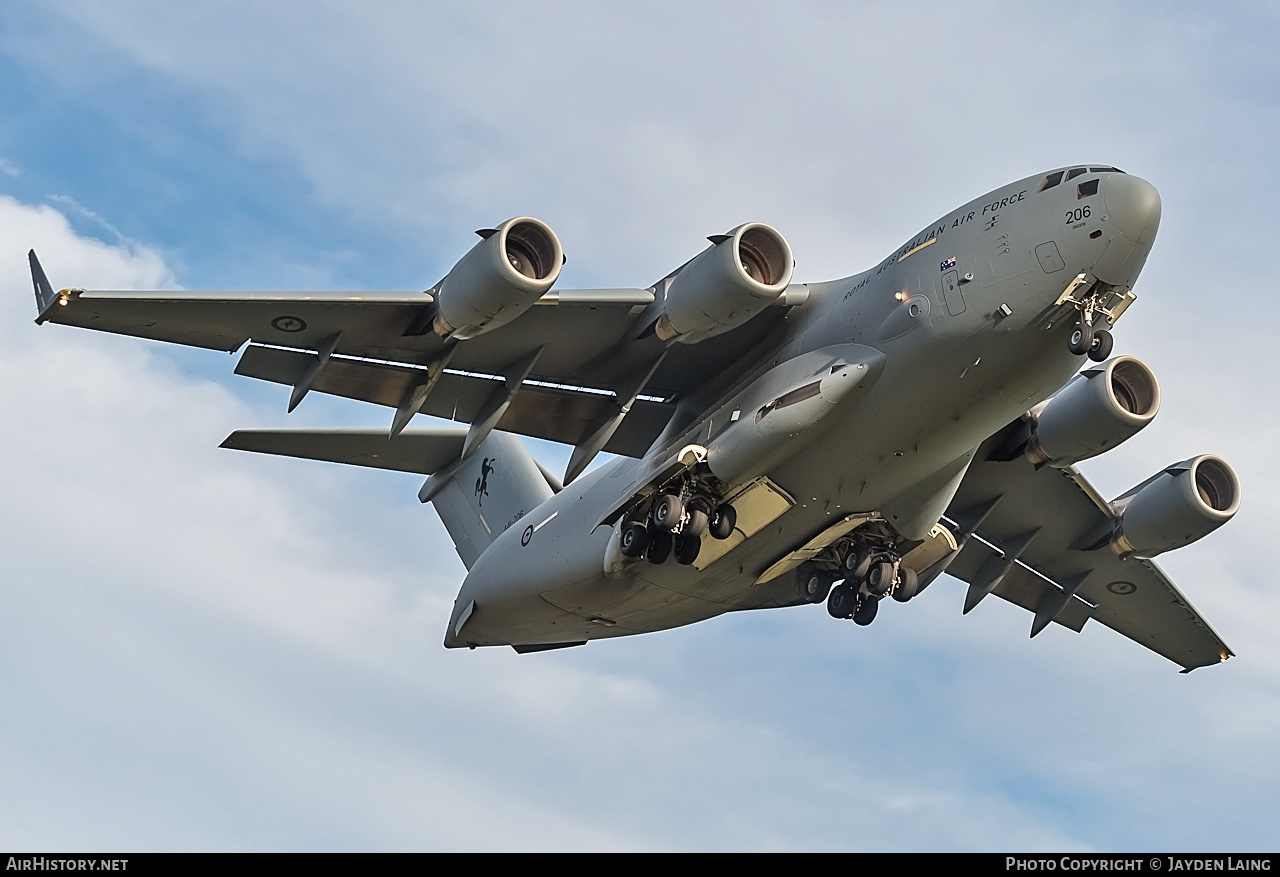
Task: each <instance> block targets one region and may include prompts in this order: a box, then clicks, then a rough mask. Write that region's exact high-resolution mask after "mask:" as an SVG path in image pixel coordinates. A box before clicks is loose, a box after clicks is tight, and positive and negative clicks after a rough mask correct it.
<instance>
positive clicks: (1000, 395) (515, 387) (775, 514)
mask: <svg viewBox="0 0 1280 877" xmlns="http://www.w3.org/2000/svg"><path fill="white" fill-rule="evenodd" d="M1159 222H1160V197H1159V195H1158V194H1157V192H1156V190H1155V188H1153V187H1152V186H1151V185H1150V184H1149V183H1147V182H1145V181H1143V180H1141V179H1139V178H1137V177H1135V176H1131V175H1129V174H1126V173H1124V172H1123V171H1120V170H1119V169H1117V168H1114V167H1109V166H1097V165H1079V166H1075V167H1066V168H1061V169H1058V170H1054V171H1051V172H1049V173H1045V174H1040V175H1038V176H1035V177H1029V178H1027V179H1024V180H1020V181H1018V182H1016V183H1013V184H1011V185H1008V186H1004V187H1002V188H1000V189H997V190H996V191H994V192H992V193H990V194H988V195H985V196H983V197H981V198H979V199H977V200H975V201H972V202H970V203H969V204H966V205H964V206H963V207H960V208H959V209H957V210H954V211H952V212H951V213H949V214H947V215H946V216H943V217H942V218H940V219H938V220H937V221H935V222H932V223H930V224H929V225H928V226H926V227H925V228H924V229H923V230H922V231H921V232H920V233H919V234H918V235H915V236H914V237H912V238H911V239H910V240H908V241H907V242H906V243H904V244H903V245H902V246H900V247H898V248H897V249H896V250H894V251H893V252H892V253H891V254H889V256H888V257H887V258H885V259H884V260H883V261H882V262H880V264H878V265H876V266H874V267H873V268H871V269H870V270H868V271H864V272H862V273H861V274H855V275H853V276H852V277H846V278H843V279H840V280H832V281H829V282H825V283H809V284H801V283H793V282H792V270H793V267H794V262H793V259H792V254H791V248H790V246H789V245H788V244H787V242H786V240H785V239H784V238H783V237H782V235H780V234H779V233H778V232H777V231H775V230H774V229H773V228H771V227H769V226H768V225H764V224H762V223H758V222H752V223H747V224H745V225H741V226H739V227H737V228H735V229H733V230H731V231H729V232H727V233H725V234H717V235H712V236H711V237H710V238H709V240H710V243H711V245H710V246H709V247H707V248H706V249H705V250H703V251H702V252H701V253H700V254H699V255H697V256H696V257H694V258H693V259H692V260H690V261H689V262H687V263H686V264H685V265H683V266H681V267H680V268H678V269H677V270H675V271H672V272H671V273H670V274H668V275H666V276H665V277H663V278H662V279H661V280H660V281H659V282H658V283H656V284H654V285H653V286H651V287H649V288H647V289H578V290H561V291H558V292H557V291H554V290H553V289H552V286H553V285H554V283H555V282H556V279H557V277H558V276H559V274H560V268H561V265H562V263H563V260H564V257H563V253H562V250H561V246H560V241H559V240H558V239H557V237H556V235H555V233H554V232H553V231H552V230H551V229H550V228H549V227H548V226H547V225H546V224H544V223H543V222H541V221H539V220H537V219H533V218H530V217H517V218H515V219H510V220H508V221H507V222H504V223H502V224H501V225H499V226H498V227H496V228H491V229H484V230H481V231H479V232H477V233H478V234H479V235H480V238H481V240H480V242H479V243H478V244H476V246H475V248H474V249H472V250H471V251H470V252H468V253H467V254H466V255H465V256H463V257H462V259H461V261H459V262H458V263H457V265H455V266H454V268H453V269H452V270H451V271H449V273H448V274H447V275H446V276H445V277H444V279H443V280H441V281H440V282H439V283H437V284H436V285H435V286H433V287H432V288H430V289H428V290H426V291H424V292H363V293H358V294H348V293H334V292H296V293H292V292H291V293H274V292H272V293H264V292H136V291H128V292H113V291H89V290H83V289H65V290H63V291H61V292H54V291H53V288H52V287H51V286H50V284H49V281H48V280H47V279H46V277H45V274H44V271H43V270H42V269H41V266H40V264H39V262H38V261H37V259H36V255H35V253H34V252H32V253H31V254H30V260H31V269H32V277H33V281H34V284H35V289H36V299H37V302H38V306H39V318H38V319H37V322H38V323H45V322H51V323H64V324H68V325H73V326H81V327H84V328H89V329H99V330H103V331H107V332H117V333H121V334H126V335H136V336H140V337H143V338H153V339H158V340H161V341H171V342H175V343H179V344H189V345H194V346H197V347H206V348H209V349H212V350H225V351H236V350H242V351H243V352H242V353H241V355H240V359H239V362H238V364H237V366H236V369H235V371H236V373H237V374H240V375H247V376H249V377H253V378H259V379H262V380H267V381H274V382H276V383H280V384H285V385H287V386H289V387H291V388H292V390H291V394H290V398H289V410H290V411H292V410H293V409H294V408H295V407H296V406H297V405H298V403H299V402H301V401H302V399H303V397H304V396H306V394H307V393H308V392H310V391H312V390H314V391H317V392H322V393H332V394H336V395H339V396H345V397H348V398H352V399H359V400H363V401H366V402H373V403H376V404H379V405H385V406H387V407H388V408H391V409H393V410H394V412H395V413H394V415H393V416H392V418H391V425H390V428H389V429H382V430H244V431H237V432H235V433H233V434H232V435H231V436H230V437H228V438H227V439H226V441H224V442H223V445H222V446H223V447H227V448H235V449H239V450H244V451H256V452H260V453H268V454H282V455H287V456H293V457H303V458H308V459H315V460H328V461H332V462H338V463H348V464H353V465H358V466H372V467H376V468H382V469H392V470H399V471H403V472H416V473H420V474H422V475H427V476H429V477H428V478H427V479H426V482H425V483H424V484H423V485H422V489H421V490H420V491H419V494H418V496H419V498H420V499H421V500H422V501H423V502H431V503H433V504H434V505H435V508H436V510H437V512H438V513H439V514H440V517H441V519H442V520H443V522H444V525H445V527H446V529H447V530H448V532H449V535H450V536H451V537H452V539H453V542H454V544H455V545H456V547H457V550H458V554H459V555H460V556H461V558H462V561H463V563H464V564H465V565H466V567H467V568H468V574H467V576H466V579H465V581H464V582H463V584H462V589H461V591H460V592H459V594H458V597H457V600H456V601H455V603H454V608H453V612H452V615H451V617H450V618H449V622H448V627H447V630H446V632H445V637H444V644H445V645H446V646H447V647H461V646H469V647H472V648H474V647H476V646H489V645H511V646H514V647H515V649H516V651H519V652H528V651H538V650H542V649H551V648H558V647H563V646H571V645H581V644H583V643H586V642H587V641H589V640H593V639H600V638H604V637H615V636H625V635H628V634H636V633H645V632H648V631H655V630H663V629H666V628H671V627H677V626H680V625H684V624H690V623H692V622H695V621H701V620H703V619H707V618H712V617H714V616H716V615H720V614H722V613H724V612H729V611H732V610H739V609H764V608H770V607H781V606H795V605H800V604H805V603H822V602H825V603H826V605H827V610H828V611H829V612H830V614H831V615H832V616H834V617H836V618H839V619H852V620H853V622H854V623H855V624H858V625H865V624H869V623H870V622H871V621H872V619H873V618H875V615H876V612H877V611H878V609H879V607H880V604H881V603H882V602H883V601H884V598H885V597H892V598H893V599H894V600H895V601H897V602H900V603H906V602H908V601H909V600H911V599H912V598H913V597H914V596H916V595H917V594H919V593H920V591H922V590H923V589H924V588H925V587H927V586H928V585H929V584H930V583H931V582H933V581H934V580H935V579H936V578H937V577H938V576H939V575H940V574H941V573H942V572H943V571H944V570H945V571H946V572H947V573H949V574H950V575H952V576H955V577H956V578H959V579H961V580H963V581H964V582H967V583H968V585H969V588H968V593H967V595H966V596H965V599H964V611H965V612H969V611H970V610H972V609H973V608H974V607H975V606H977V605H978V604H979V603H980V602H981V601H982V599H983V598H984V597H986V596H987V595H988V594H992V593H994V594H996V595H997V596H999V597H1002V598H1004V599H1005V600H1008V601H1010V602H1012V603H1015V604H1017V605H1019V606H1022V607H1024V608H1025V609H1027V610H1029V611H1030V612H1031V613H1033V616H1034V618H1033V620H1032V623H1031V635H1032V636H1035V635H1036V634H1038V633H1039V632H1040V631H1042V630H1043V629H1044V628H1045V627H1046V626H1047V625H1048V624H1049V623H1050V622H1055V623H1057V624H1059V625H1062V626H1064V627H1067V628H1070V629H1071V630H1075V631H1079V630H1080V629H1081V628H1082V627H1083V626H1084V624H1085V623H1086V622H1087V621H1089V620H1090V619H1095V620H1097V621H1098V622H1100V623H1102V624H1105V625H1106V626H1108V627H1110V628H1112V629H1114V630H1116V631H1119V632H1120V633H1122V634H1124V635H1125V636H1127V637H1129V638H1131V639H1133V640H1136V641H1137V642H1139V643H1141V644H1142V645H1144V646H1146V647H1148V648H1149V649H1151V650H1153V651H1155V652H1157V653H1158V654H1161V655H1163V656H1165V657H1166V658H1168V659H1170V660H1172V661H1174V662H1175V663H1177V664H1179V665H1181V666H1182V667H1183V668H1184V671H1183V672H1187V671H1189V670H1192V669H1194V668H1196V667H1201V666H1205V665H1208V664H1213V663H1217V662H1219V661H1223V660H1226V659H1227V658H1228V657H1229V656H1230V655H1231V654H1232V653H1231V650H1230V649H1228V648H1227V646H1226V644H1225V643H1223V641H1222V640H1221V639H1220V638H1219V637H1218V636H1217V634H1215V633H1214V632H1213V630H1212V629H1211V628H1210V627H1209V625H1208V624H1207V623H1206V622H1205V621H1204V619H1202V618H1201V617H1200V615H1199V614H1198V613H1197V612H1196V610H1195V609H1194V608H1192V606H1191V603H1190V601H1188V600H1187V599H1186V597H1184V596H1183V595H1182V593H1181V592H1179V591H1178V589H1177V588H1176V587H1174V585H1173V583H1172V582H1171V581H1170V580H1169V579H1168V578H1167V577H1166V576H1165V575H1164V573H1163V572H1161V570H1160V569H1159V567H1157V566H1156V565H1155V564H1154V563H1153V562H1152V561H1151V560H1150V558H1151V557H1153V556H1155V555H1157V554H1160V553H1161V552H1163V551H1168V550H1170V549H1173V548H1178V547H1180V546H1183V545H1187V544H1189V543H1191V542H1194V541H1196V540H1197V539H1200V538H1201V537H1203V536H1205V535H1207V534H1208V533H1209V532H1211V531H1212V530H1214V529H1215V528H1217V527H1219V526H1220V525H1222V524H1223V523H1225V522H1226V521H1227V520H1229V519H1230V518H1231V517H1232V515H1234V514H1235V511H1236V509H1237V507H1238V505H1239V496H1240V488H1239V482H1238V480H1237V478H1236V475H1235V473H1234V472H1233V471H1232V469H1231V467H1230V466H1228V465H1227V463H1226V462H1224V461H1223V460H1221V459H1220V458H1218V457H1215V456H1208V455H1205V456H1198V457H1192V458H1191V459H1189V460H1185V461H1183V462H1180V463H1175V464H1173V465H1171V466H1168V467H1166V468H1164V469H1162V470H1160V471H1159V472H1157V473H1156V474H1155V475H1154V476H1152V477H1151V478H1149V479H1147V480H1146V481H1143V482H1142V483H1141V484H1139V485H1138V486H1136V487H1135V488H1133V489H1132V490H1130V491H1128V492H1126V493H1124V494H1122V495H1121V496H1119V497H1118V498H1116V499H1114V500H1112V501H1110V502H1108V501H1107V500H1105V499H1104V498H1103V497H1101V496H1099V495H1098V493H1097V491H1096V490H1094V489H1093V488H1092V487H1091V486H1090V485H1089V483H1088V482H1087V481H1085V479H1084V478H1083V477H1082V476H1081V474H1080V473H1079V472H1078V471H1077V470H1076V469H1075V468H1074V464H1075V463H1077V462H1079V461H1081V460H1084V459H1086V458H1089V457H1092V456H1095V455H1097V454H1099V453H1102V452H1103V451H1106V450H1108V449H1109V448H1112V447H1114V446H1116V445H1118V444H1119V443H1120V442H1123V441H1124V440H1125V439H1127V438H1129V437H1130V436H1132V435H1134V434H1135V433H1136V432H1137V431H1138V430H1140V429H1142V428H1143V427H1144V426H1146V425H1147V424H1148V423H1150V422H1151V420H1152V418H1154V417H1155V415H1156V411H1157V410H1158V408H1159V406H1160V389H1159V385H1158V384H1157V383H1156V379H1155V376H1154V375H1153V374H1152V373H1151V371H1150V369H1148V368H1147V366H1146V365H1144V364H1143V363H1142V362H1140V361H1139V360H1137V359H1135V358H1133V357H1131V356H1117V357H1114V358H1111V357H1110V354H1111V349H1112V335H1111V327H1112V326H1113V324H1114V323H1115V322H1116V320H1117V319H1119V317H1120V316H1121V314H1123V313H1124V312H1125V310H1126V309H1127V308H1128V307H1129V305H1131V304H1132V303H1133V301H1134V299H1135V295H1134V293H1133V285H1134V281H1135V280H1136V279H1137V277H1138V273H1139V271H1140V270H1141V269H1142V266H1143V264H1144V263H1145V262H1146V259H1147V254H1148V252H1149V251H1150V248H1151V245H1152V242H1153V241H1154V239H1155V234H1156V229H1157V227H1158V225H1159ZM1082 363H1083V364H1085V365H1087V368H1085V369H1084V370H1083V371H1080V372H1079V374H1076V372H1077V371H1078V370H1079V368H1080V366H1081V364H1082ZM418 413H425V414H428V415H434V416H436V417H441V418H447V419H452V420H454V421H458V422H461V423H464V424H469V426H466V427H452V428H440V429H408V428H406V427H407V425H408V424H409V422H410V421H411V420H412V418H413V417H414V416H415V415H416V414H418ZM515 433H518V434H522V435H526V436H535V437H538V438H542V439H549V440H551V441H554V442H562V443H565V444H568V445H572V446H573V452H572V456H571V458H570V460H569V465H568V469H567V471H566V472H565V473H564V476H563V479H560V478H557V477H556V476H555V475H554V474H553V473H551V472H549V471H547V470H546V469H545V468H544V467H543V466H541V465H540V464H538V463H537V462H535V461H534V459H533V458H532V457H531V456H530V454H529V453H528V452H527V451H526V450H525V449H524V447H523V446H522V444H521V442H520V440H519V439H518V438H517V437H516V436H515V435H514V434H515ZM601 452H605V453H607V454H609V455H613V459H611V460H608V461H607V462H605V463H603V464H602V465H600V466H598V467H596V468H594V469H592V470H591V471H589V472H588V471H587V467H588V464H589V463H590V462H591V461H592V460H593V459H594V458H595V457H596V456H597V455H598V454H600V453H601Z"/></svg>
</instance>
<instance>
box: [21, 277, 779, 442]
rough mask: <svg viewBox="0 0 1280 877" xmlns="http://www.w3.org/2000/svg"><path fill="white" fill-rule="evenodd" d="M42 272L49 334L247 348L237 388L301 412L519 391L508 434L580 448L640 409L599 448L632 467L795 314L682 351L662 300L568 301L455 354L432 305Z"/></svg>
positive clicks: (436, 408) (559, 300)
mask: <svg viewBox="0 0 1280 877" xmlns="http://www.w3.org/2000/svg"><path fill="white" fill-rule="evenodd" d="M30 261H31V270H32V279H33V282H34V285H35V288H36V299H37V303H38V305H39V310H40V313H39V317H38V319H37V322H38V323H44V322H50V323H61V324H63V325H71V326H80V327H83V328H87V329H96V330H99V331H105V332H114V333H117V334H123V335H134V336H137V337H142V338H151V339H155V340H158V341H168V342H172V343H176V344H186V345H192V346H196V347H204V348H208V349H212V350H226V351H236V350H240V349H241V348H243V353H242V354H241V358H240V361H239V363H238V365H237V367H236V372H237V374H241V375H246V376H249V377H255V378H259V379H263V380H269V381H275V382H278V383H283V384H288V385H291V386H293V387H294V390H295V393H294V397H293V398H292V399H291V402H290V407H291V408H292V406H293V405H296V404H297V402H298V401H300V399H301V396H302V395H305V393H306V392H307V391H308V390H311V389H314V390H316V391H317V392H324V393H335V394H337V395H342V396H346V397H348V398H354V399H360V400H363V401H367V402H373V403H375V404H380V405H387V406H390V407H392V408H397V409H399V410H400V411H402V412H403V411H409V415H410V416H411V415H412V413H414V412H416V411H422V412H424V413H427V414H432V415H436V416H440V417H446V418H450V419H453V420H457V421H461V422H474V421H475V420H476V419H482V418H483V416H484V415H485V414H486V413H488V412H489V409H490V408H492V407H493V405H492V404H491V402H492V399H493V398H494V393H495V391H496V390H497V389H498V388H499V387H500V386H501V385H502V384H503V383H504V382H506V383H507V384H508V386H509V387H510V388H511V389H512V390H513V393H514V395H513V397H512V398H509V399H508V400H507V402H508V404H507V405H506V407H505V408H504V409H503V413H502V414H501V419H500V420H499V421H498V423H497V425H496V426H497V428H499V429H502V430H505V431H509V432H517V433H521V434H524V435H529V436H533V437H536V438H544V439H549V440H552V441H558V442H565V443H567V444H573V445H580V444H582V443H583V442H584V441H588V442H589V441H590V439H591V437H592V436H593V435H600V434H601V433H599V432H598V430H600V428H601V424H602V423H607V422H609V420H610V418H611V417H614V416H615V415H616V414H617V411H618V408H619V407H620V406H622V405H623V401H624V400H625V399H626V398H627V397H630V398H631V400H632V401H631V402H630V404H629V405H628V406H627V408H628V410H627V412H626V414H625V417H624V418H623V420H622V422H621V425H620V426H616V428H615V429H614V431H613V432H612V433H610V437H609V439H608V441H607V443H605V444H603V445H602V446H600V447H598V448H596V450H604V451H606V452H610V453H617V454H624V455H628V456H640V455H642V454H643V453H644V451H645V450H646V449H647V448H648V447H649V445H650V444H651V443H652V441H653V440H654V439H655V438H656V437H657V436H658V435H659V434H660V433H661V431H662V429H663V428H664V427H665V425H666V422H667V420H669V419H670V416H671V414H672V412H673V411H674V404H673V399H674V397H675V396H678V395H679V394H681V393H683V392H686V391H688V390H689V389H691V388H693V387H695V386H697V385H698V384H699V383H701V382H702V381H703V380H704V379H705V376H706V375H707V374H717V373H721V372H723V371H725V370H726V369H729V368H730V367H732V365H733V364H734V363H736V362H738V361H739V360H740V359H741V357H742V356H743V354H744V353H745V352H746V351H747V350H749V349H750V348H752V347H754V346H755V345H756V344H758V343H759V342H760V341H761V340H763V339H764V338H765V337H766V336H767V335H768V334H769V333H770V332H771V331H772V330H773V329H774V328H776V327H777V325H778V324H779V322H780V321H781V319H782V318H783V317H784V316H785V314H786V311H787V309H786V308H785V307H775V308H770V309H768V312H766V313H764V314H760V315H759V316H758V317H756V318H755V319H754V320H752V321H749V322H748V323H747V324H746V325H743V326H740V327H738V328H737V329H735V330H733V331H731V332H727V333H725V334H723V335H720V336H717V337H715V338H710V339H707V340H706V341H704V342H702V343H700V344H696V345H682V344H677V345H672V346H671V347H670V349H668V345H666V344H665V343H663V342H662V341H660V340H659V339H658V338H656V337H655V336H654V335H653V333H652V332H645V331H644V330H645V328H646V327H645V326H644V325H640V323H641V322H643V321H642V318H641V315H642V313H643V312H644V311H645V309H646V307H647V306H648V305H649V304H651V303H652V302H653V300H654V293H653V291H652V290H646V289H598V290H563V291H558V292H554V291H553V292H551V293H548V294H547V295H545V296H543V298H542V299H541V300H540V301H539V302H538V303H537V305H535V306H534V307H532V308H530V309H529V311H528V312H526V313H525V314H523V315H522V316H521V317H520V318H519V319H517V320H515V321H513V322H511V323H509V324H507V325H505V326H502V327H500V328H497V329H495V330H493V331H491V332H487V333H485V334H483V335H480V336H478V337H475V338H472V339H469V340H466V341H460V342H450V341H448V340H446V339H443V338H441V337H440V336H438V335H437V334H436V333H435V332H433V331H432V329H431V323H432V318H433V317H434V315H435V312H436V311H435V305H434V300H433V298H432V296H431V295H430V294H429V293H427V292H412V291H411V292H362V293H346V292H284V293H280V292H181V291H180V292H166V291H154V292H148V291H112V290H81V289H69V290H63V291H61V292H57V293H55V292H54V291H53V288H52V286H51V285H50V284H49V282H48V280H47V278H46V277H45V274H44V271H43V269H42V268H41V266H40V263H39V261H38V260H37V259H36V256H35V253H34V252H32V253H31V254H30ZM530 363H532V365H530ZM655 364H656V370H655ZM526 366H527V368H526ZM437 372H439V374H437ZM637 381H638V382H639V386H636V385H635V384H636V383H637ZM428 383H429V384H430V392H429V393H427V394H426V395H425V397H424V398H420V399H415V398H414V393H415V391H417V390H419V389H421V388H422V387H423V386H424V385H426V384H428ZM511 385H514V387H512V386H511ZM515 389H518V390H519V392H518V393H516V392H514V390H515ZM637 397H638V398H637ZM415 406H416V407H415ZM486 406H488V407H486ZM410 408H412V410H410Z"/></svg>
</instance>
